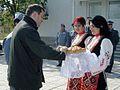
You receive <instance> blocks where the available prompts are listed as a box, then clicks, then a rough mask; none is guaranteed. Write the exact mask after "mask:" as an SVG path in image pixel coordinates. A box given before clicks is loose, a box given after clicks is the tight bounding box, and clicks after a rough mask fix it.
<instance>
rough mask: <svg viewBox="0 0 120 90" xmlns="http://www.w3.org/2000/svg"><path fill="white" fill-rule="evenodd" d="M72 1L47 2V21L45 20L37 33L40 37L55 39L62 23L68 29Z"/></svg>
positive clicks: (50, 0)
mask: <svg viewBox="0 0 120 90" xmlns="http://www.w3.org/2000/svg"><path fill="white" fill-rule="evenodd" d="M72 1H73V0H48V14H49V16H48V20H45V21H44V22H43V23H42V24H41V26H40V28H39V33H40V35H41V36H42V37H55V36H56V34H57V32H58V31H59V30H60V24H61V23H64V24H65V25H66V29H69V28H70V26H71V23H72Z"/></svg>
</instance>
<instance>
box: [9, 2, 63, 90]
mask: <svg viewBox="0 0 120 90" xmlns="http://www.w3.org/2000/svg"><path fill="white" fill-rule="evenodd" d="M44 13H45V11H44V9H43V8H42V7H41V6H39V5H38V4H32V5H30V6H29V7H28V8H27V10H26V16H25V17H24V18H23V20H21V21H20V22H19V23H18V24H17V25H16V27H15V28H14V31H13V34H12V38H11V47H10V62H9V68H8V81H9V85H10V90H39V88H41V87H42V82H44V76H43V71H42V64H43V60H42V59H54V60H59V59H62V60H63V59H64V58H65V53H63V52H58V51H56V50H54V49H53V48H51V47H49V46H47V45H46V44H45V43H44V42H43V41H42V40H41V38H40V36H39V34H38V31H37V29H38V27H39V26H40V24H41V23H42V22H43V17H44Z"/></svg>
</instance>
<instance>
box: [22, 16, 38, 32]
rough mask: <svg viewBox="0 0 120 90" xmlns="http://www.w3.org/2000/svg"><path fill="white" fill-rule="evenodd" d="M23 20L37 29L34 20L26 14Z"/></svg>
mask: <svg viewBox="0 0 120 90" xmlns="http://www.w3.org/2000/svg"><path fill="white" fill-rule="evenodd" d="M23 20H24V21H25V22H27V23H28V24H29V25H30V26H32V27H33V28H35V29H36V30H37V29H38V27H37V24H36V22H35V21H34V20H33V19H32V18H31V17H29V16H27V15H26V16H25V17H24V19H23Z"/></svg>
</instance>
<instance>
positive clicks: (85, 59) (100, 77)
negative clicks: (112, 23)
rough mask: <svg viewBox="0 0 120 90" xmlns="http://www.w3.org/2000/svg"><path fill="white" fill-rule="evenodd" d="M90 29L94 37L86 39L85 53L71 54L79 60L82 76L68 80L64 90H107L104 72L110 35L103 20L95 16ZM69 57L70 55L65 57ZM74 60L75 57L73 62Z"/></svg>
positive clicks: (110, 52) (109, 49)
mask: <svg viewBox="0 0 120 90" xmlns="http://www.w3.org/2000/svg"><path fill="white" fill-rule="evenodd" d="M75 25H76V24H74V25H73V26H75ZM90 29H91V32H92V34H93V35H94V37H93V38H92V39H90V40H87V39H86V41H85V42H86V44H87V45H86V52H84V53H81V52H79V54H73V56H76V57H77V58H79V61H80V65H81V66H80V68H81V72H82V73H84V76H82V75H81V76H80V77H79V78H70V79H69V80H68V85H67V89H66V90H108V89H107V83H106V77H105V73H104V70H105V69H106V67H107V66H108V65H109V61H110V58H111V55H112V52H113V45H112V43H111V41H110V39H109V35H110V34H109V30H108V26H107V22H106V20H105V18H104V17H102V16H99V15H97V16H95V17H94V18H93V19H92V22H91V24H90ZM70 56H71V54H69V55H68V56H66V57H70ZM73 56H72V57H73ZM72 57H71V58H72ZM74 59H75V57H74V58H73V62H74ZM80 59H81V60H80ZM77 67H78V68H79V66H77ZM72 68H73V67H72Z"/></svg>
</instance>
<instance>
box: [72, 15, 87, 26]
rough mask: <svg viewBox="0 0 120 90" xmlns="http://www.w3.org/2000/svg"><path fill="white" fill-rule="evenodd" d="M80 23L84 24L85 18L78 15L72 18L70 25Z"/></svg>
mask: <svg viewBox="0 0 120 90" xmlns="http://www.w3.org/2000/svg"><path fill="white" fill-rule="evenodd" d="M75 22H77V23H80V24H81V25H82V26H84V25H85V24H86V21H85V18H84V17H82V16H78V17H76V18H75V19H74V20H73V23H72V26H73V25H74V23H75Z"/></svg>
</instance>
